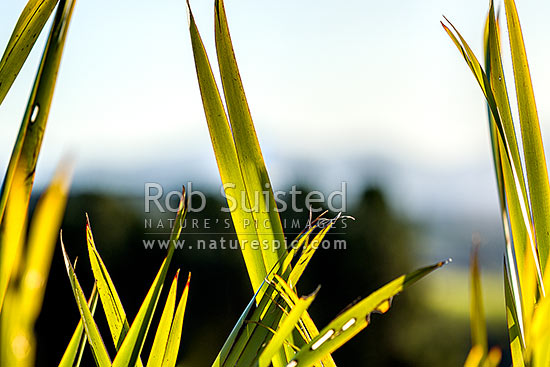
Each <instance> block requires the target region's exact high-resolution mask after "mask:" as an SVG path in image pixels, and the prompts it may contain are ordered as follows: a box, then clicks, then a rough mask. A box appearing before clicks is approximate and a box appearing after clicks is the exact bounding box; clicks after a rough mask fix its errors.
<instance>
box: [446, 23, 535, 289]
mask: <svg viewBox="0 0 550 367" xmlns="http://www.w3.org/2000/svg"><path fill="white" fill-rule="evenodd" d="M441 24H442V25H443V28H444V29H445V31H446V32H447V34H448V35H449V36H450V37H451V39H452V41H453V42H454V44H455V45H456V47H457V48H458V49H459V51H460V52H461V53H462V55H463V56H464V60H465V61H466V63H467V64H468V66H469V67H470V69H471V70H472V73H473V74H474V76H475V78H476V80H477V82H478V84H479V85H480V87H481V90H482V91H483V93H484V95H485V98H486V100H487V104H488V106H489V108H490V110H491V114H492V117H493V119H494V122H495V126H496V128H497V131H498V135H499V137H500V139H501V141H502V143H503V144H502V147H503V148H504V151H505V153H506V154H503V156H504V157H505V158H506V159H504V158H502V159H501V161H502V163H503V167H505V166H508V167H509V168H510V173H511V176H512V177H511V180H508V181H509V183H508V185H511V188H510V191H512V190H514V191H515V197H517V198H518V200H517V205H518V207H519V213H518V215H514V218H511V219H513V220H517V221H518V222H520V221H521V222H522V223H523V226H524V229H525V232H526V234H527V241H526V243H527V245H525V246H523V247H522V245H523V243H525V241H524V242H520V241H522V238H519V239H518V240H517V241H514V245H515V246H516V248H517V249H518V252H522V251H524V252H525V253H530V254H531V255H530V256H531V257H532V258H533V260H534V263H535V270H536V276H537V282H538V285H539V287H540V291H541V293H542V294H544V284H543V281H542V271H541V268H540V263H539V257H538V251H537V248H536V243H535V235H534V233H533V231H532V228H531V223H530V210H529V203H528V202H527V201H526V200H524V196H523V193H522V191H521V182H520V179H519V173H518V172H519V169H521V168H520V167H516V165H515V163H514V160H513V158H512V152H511V148H510V143H509V142H508V139H507V137H506V134H505V132H504V126H503V124H502V121H501V118H500V113H499V109H498V106H497V104H496V101H495V96H494V94H493V91H492V87H491V85H490V82H489V79H488V78H487V75H486V74H485V72H484V71H483V69H482V68H481V65H480V64H479V61H478V60H477V58H476V57H475V55H474V53H473V52H472V50H471V49H470V47H469V46H468V44H467V43H466V41H464V39H463V38H462V36H461V35H460V33H459V32H458V31H457V30H456V28H454V26H453V25H452V24H450V23H449V24H450V25H451V28H452V29H453V30H451V29H449V28H448V27H447V26H445V25H444V24H443V23H441ZM453 31H454V32H453ZM455 34H456V35H455ZM503 172H504V181H505V185H506V176H507V174H506V172H507V170H506V169H504V170H503ZM510 181H513V185H512V184H511V183H510ZM506 190H508V188H506ZM510 215H511V216H512V214H510ZM520 218H521V219H520ZM512 231H513V229H512ZM527 246H528V248H529V249H530V251H527V250H526V248H527ZM523 249H525V250H523ZM522 259H525V257H524V256H521V255H520V256H519V257H516V260H517V262H518V276H519V279H520V284H523V283H524V282H525V281H526V278H527V277H528V276H529V275H530V274H528V272H527V271H525V270H523V269H521V264H520V263H521V261H522ZM523 299H525V298H523Z"/></svg>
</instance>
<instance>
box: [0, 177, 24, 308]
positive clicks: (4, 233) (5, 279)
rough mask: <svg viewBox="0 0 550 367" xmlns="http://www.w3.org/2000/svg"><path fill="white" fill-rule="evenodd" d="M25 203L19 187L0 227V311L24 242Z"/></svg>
mask: <svg viewBox="0 0 550 367" xmlns="http://www.w3.org/2000/svg"><path fill="white" fill-rule="evenodd" d="M26 214H27V203H26V200H25V194H24V191H23V189H22V188H21V187H17V188H16V189H15V190H13V193H12V196H11V200H10V202H9V205H8V207H7V210H6V217H5V220H4V222H3V223H2V225H1V226H0V231H1V233H0V311H2V309H3V304H4V298H5V297H6V292H7V290H8V285H9V283H10V279H11V278H12V276H13V274H14V272H15V271H16V270H17V269H18V267H19V263H20V260H21V256H22V251H23V243H24V242H25V240H24V239H25V233H24V228H25V227H26V218H27V215H26Z"/></svg>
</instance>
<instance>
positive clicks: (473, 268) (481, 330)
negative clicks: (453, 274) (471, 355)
mask: <svg viewBox="0 0 550 367" xmlns="http://www.w3.org/2000/svg"><path fill="white" fill-rule="evenodd" d="M478 252H479V248H478V247H477V246H476V247H474V248H473V250H472V255H471V260H470V329H471V333H472V346H476V345H479V346H480V347H481V352H482V359H483V358H485V356H486V355H487V352H488V348H487V325H486V323H485V311H484V309H483V292H482V289H481V276H480V273H479V254H478Z"/></svg>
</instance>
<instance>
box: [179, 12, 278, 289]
mask: <svg viewBox="0 0 550 367" xmlns="http://www.w3.org/2000/svg"><path fill="white" fill-rule="evenodd" d="M188 9H189V20H190V21H189V32H190V35H191V44H192V47H193V56H194V59H195V67H196V71H197V78H198V82H199V88H200V92H201V97H202V102H203V107H204V112H205V115H206V122H207V123H208V130H209V132H210V138H211V140H212V146H213V148H214V153H215V156H216V161H217V163H218V169H219V171H220V176H221V180H222V183H223V184H224V189H225V194H226V196H227V197H231V198H233V199H234V200H235V202H234V207H233V208H230V209H231V218H232V220H233V225H234V226H235V231H236V232H237V236H238V238H239V243H240V245H241V249H242V254H243V258H244V261H245V264H246V269H247V271H248V275H249V277H250V282H251V284H252V288H253V289H254V290H257V289H259V288H260V284H261V283H262V281H263V279H264V278H265V276H266V275H267V272H268V271H269V270H270V269H268V268H267V267H266V264H265V263H264V259H263V255H262V252H261V250H259V249H253V248H252V247H251V246H250V244H251V243H252V242H256V243H259V242H258V241H259V239H258V234H257V233H256V229H255V226H254V225H253V224H254V217H253V215H252V213H251V212H250V211H248V210H245V208H243V205H246V206H247V207H248V208H251V206H250V202H249V200H248V196H247V194H246V193H247V190H246V186H245V183H244V180H243V176H242V173H241V169H240V164H239V159H238V156H237V150H236V148H235V142H234V140H233V135H232V133H231V127H230V125H229V121H228V119H227V116H226V114H225V109H224V106H223V103H222V99H221V97H220V93H219V90H218V86H217V85H216V81H215V79H214V75H213V74H212V68H211V67H210V62H209V61H208V56H207V54H206V51H205V49H204V45H203V43H202V40H201V37H200V34H199V31H198V29H197V26H196V24H195V19H194V17H193V13H192V12H191V8H190V6H189V3H188ZM243 196H244V198H243ZM259 296H261V294H259Z"/></svg>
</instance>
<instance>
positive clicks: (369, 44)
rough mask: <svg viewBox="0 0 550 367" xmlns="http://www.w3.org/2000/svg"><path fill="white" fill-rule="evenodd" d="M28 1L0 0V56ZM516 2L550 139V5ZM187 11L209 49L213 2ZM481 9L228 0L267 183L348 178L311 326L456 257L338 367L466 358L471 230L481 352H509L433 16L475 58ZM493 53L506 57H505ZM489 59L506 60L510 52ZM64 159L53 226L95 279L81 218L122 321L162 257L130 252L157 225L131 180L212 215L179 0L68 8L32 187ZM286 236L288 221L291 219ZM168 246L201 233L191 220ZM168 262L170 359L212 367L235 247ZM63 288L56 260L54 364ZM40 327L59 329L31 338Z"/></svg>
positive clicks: (211, 179) (22, 90)
mask: <svg viewBox="0 0 550 367" xmlns="http://www.w3.org/2000/svg"><path fill="white" fill-rule="evenodd" d="M25 3H26V2H25V1H23V0H10V1H4V2H2V3H0V45H2V48H3V45H5V44H6V43H7V41H8V39H9V36H10V34H11V31H12V29H13V26H14V25H15V22H16V21H17V18H18V16H19V13H20V11H21V10H22V8H23V7H24V5H25ZM517 3H518V4H517V6H518V11H519V15H520V19H521V21H522V26H523V32H524V38H525V42H526V47H527V53H528V56H529V61H530V67H531V74H532V78H533V84H534V89H535V95H536V97H537V100H538V112H539V117H540V123H541V128H542V131H543V140H544V141H548V134H549V133H550V126H549V125H550V108H549V107H548V106H549V104H548V103H547V101H548V100H549V99H550V71H549V69H548V68H547V67H546V66H547V65H548V64H549V62H550V48H549V47H548V34H550V25H549V24H548V22H547V19H546V18H547V14H548V13H549V11H550V3H548V2H547V1H543V0H537V1H530V2H525V1H521V0H518V1H517ZM497 4H498V2H497ZM191 6H192V7H193V10H194V14H195V17H196V20H197V23H198V25H199V28H200V31H201V34H202V36H203V40H204V42H205V44H206V47H207V50H208V51H209V52H210V56H211V57H215V56H214V55H215V53H214V40H213V1H198V0H196V1H192V2H191ZM487 9H488V3H485V2H483V1H481V2H480V1H474V0H466V1H451V0H444V1H430V0H419V1H409V2H405V1H402V2H380V1H362V0H353V1H352V0H350V1H343V2H339V3H337V2H334V1H309V0H307V1H299V2H296V1H290V0H279V1H277V2H258V1H252V0H246V1H234V0H226V10H227V13H228V19H229V22H230V29H231V32H232V38H233V43H234V46H235V51H236V54H237V60H238V62H239V66H240V71H241V76H242V78H243V82H244V85H245V88H246V92H247V96H248V100H249V103H250V107H251V112H252V114H253V117H254V119H255V124H256V130H257V133H258V137H259V140H260V144H261V146H262V149H263V153H264V157H265V160H266V164H267V166H268V169H269V173H270V177H271V180H272V182H273V186H274V188H275V189H276V190H288V189H289V188H290V187H291V186H292V185H299V186H300V187H302V188H303V189H304V191H306V192H307V191H308V190H321V191H323V192H326V193H328V192H331V191H333V190H340V188H341V184H342V182H345V183H346V184H347V200H346V201H347V214H349V215H353V216H354V217H355V218H356V220H355V221H348V222H347V224H348V225H347V227H346V228H345V229H341V230H339V231H338V232H337V233H335V234H333V235H332V236H333V237H332V238H333V239H344V240H346V241H347V248H346V249H345V250H334V249H332V250H326V251H325V250H321V251H319V253H318V254H316V257H315V258H314V260H313V262H312V264H311V267H310V268H309V269H308V271H307V273H306V276H305V279H307V280H305V281H304V282H303V284H302V285H301V288H300V290H301V291H302V292H304V293H307V292H309V291H311V290H313V289H314V288H315V287H316V286H317V285H318V284H321V285H322V290H321V293H320V294H319V296H318V298H317V300H316V301H315V303H314V305H313V306H312V307H313V308H312V311H311V313H312V315H313V317H314V319H315V320H318V321H319V322H318V323H319V324H320V325H323V324H325V323H326V322H328V321H330V319H331V318H332V317H333V316H335V315H336V314H337V313H338V312H339V311H340V310H341V309H342V308H344V307H345V306H346V305H347V304H349V303H350V302H352V301H353V300H354V299H355V298H356V297H357V296H360V295H366V294H368V292H369V291H372V290H374V289H376V288H377V287H378V286H380V285H382V284H383V283H384V282H386V281H389V280H390V279H392V278H393V277H395V276H397V275H400V274H401V273H403V272H406V271H410V270H412V269H413V268H415V267H417V266H420V265H424V264H427V263H432V262H435V261H438V260H441V259H445V258H449V257H452V258H453V260H454V261H453V263H452V264H451V265H449V266H447V267H446V268H445V269H443V270H441V271H439V272H438V273H437V274H434V275H431V276H430V277H429V278H428V279H427V280H423V281H422V282H421V283H419V284H418V285H416V286H415V287H414V288H412V289H411V290H410V291H407V292H406V294H404V295H401V296H399V297H398V298H397V299H396V302H395V303H394V306H393V307H392V309H391V311H390V312H389V313H388V315H387V316H384V317H376V318H374V320H373V323H372V325H371V326H369V328H368V329H367V330H365V331H364V332H363V333H362V334H361V335H360V336H358V337H357V338H356V339H354V340H353V341H352V342H350V343H349V345H347V346H346V347H344V348H342V349H341V351H338V352H337V353H335V358H336V361H337V362H340V363H341V365H351V364H352V363H353V364H355V365H367V364H368V365H379V366H399V365H401V366H432V365H435V364H436V363H437V364H440V365H457V364H460V363H463V361H464V359H465V356H466V353H467V350H468V348H469V325H468V258H469V252H470V248H471V243H472V236H475V237H476V238H479V239H480V241H481V260H482V273H483V284H484V286H485V306H486V311H487V317H488V325H489V331H490V344H492V345H497V346H501V347H502V348H504V349H505V354H504V359H505V363H506V361H507V360H508V358H509V357H508V355H507V354H506V343H507V336H506V327H505V320H504V304H503V302H504V301H503V297H502V292H503V289H502V269H501V268H502V258H503V252H502V250H503V241H502V233H501V228H500V224H499V217H498V203H497V193H496V185H495V182H494V177H493V176H494V175H493V168H492V161H491V159H492V158H491V156H490V143H489V137H488V128H487V122H486V111H485V104H484V101H483V98H482V94H481V93H480V91H479V87H478V86H477V84H476V82H475V80H474V78H473V77H472V76H471V74H470V71H469V70H468V68H467V66H466V65H465V63H464V61H463V60H462V57H461V55H460V54H459V53H458V51H457V50H456V48H455V47H454V45H453V44H452V42H451V41H450V39H449V38H448V36H447V35H446V34H445V32H444V31H443V29H442V28H441V26H440V24H439V21H440V20H441V19H442V14H443V15H445V16H447V17H448V18H449V19H450V20H451V21H452V22H453V24H454V25H455V26H457V28H458V29H459V30H460V31H461V33H462V35H463V36H464V38H465V39H466V40H467V41H468V42H469V43H470V45H471V46H472V48H473V49H474V51H475V52H476V54H477V55H478V56H481V44H482V43H481V40H482V31H483V26H484V21H485V16H486V11H487ZM44 33H45V32H44ZM505 37H507V33H506V31H505V27H504V28H503V38H504V39H505ZM44 42H45V37H44V35H42V36H41V37H40V39H39V41H38V43H37V45H36V46H35V48H34V50H33V52H32V53H31V56H30V59H29V62H27V64H26V65H25V67H24V68H23V70H22V72H21V74H20V75H19V77H18V78H17V80H16V82H15V84H14V87H13V88H12V90H11V91H10V93H9V94H8V96H7V98H6V99H5V101H4V103H3V104H2V107H1V108H0V169H2V172H3V171H4V170H5V169H6V167H7V164H8V159H9V156H10V154H11V149H12V147H13V142H14V141H15V136H16V134H17V131H18V129H19V124H20V120H21V118H22V116H23V113H24V109H25V106H26V100H27V98H28V95H29V93H30V88H29V86H30V85H32V80H33V78H34V75H35V72H36V68H37V65H38V62H39V58H40V56H41V55H40V52H41V49H42V45H43V44H44ZM504 52H505V57H506V56H507V55H509V52H508V50H507V49H506V48H505V49H504ZM504 61H505V68H506V69H507V70H508V71H511V67H510V62H509V59H505V60H504ZM508 75H509V77H508V80H507V81H508V86H509V88H510V92H511V94H514V93H513V83H512V80H511V79H512V78H511V75H512V74H511V73H510V74H508ZM65 155H70V156H72V157H74V159H75V161H76V171H75V176H74V183H73V187H72V191H71V192H72V195H71V198H70V200H69V205H68V210H67V214H66V218H65V220H64V224H63V230H64V237H65V241H66V243H67V246H68V250H69V252H70V253H71V256H73V257H74V256H76V255H79V256H80V258H81V260H80V261H81V263H80V264H79V266H78V267H77V273H78V275H79V277H81V278H82V281H83V283H84V285H85V286H91V277H90V274H87V272H86V270H87V268H88V267H87V265H86V262H87V260H86V259H87V256H86V253H85V233H84V224H85V213H86V212H88V213H89V215H90V218H91V221H92V226H93V229H94V234H95V236H96V243H97V245H98V247H99V249H100V252H101V253H102V254H103V256H104V259H105V260H106V263H107V266H108V268H109V269H110V270H111V272H112V274H113V278H114V280H115V282H116V284H117V285H118V288H119V291H120V293H121V297H122V300H123V301H124V300H126V301H124V304H125V306H126V308H127V311H128V314H129V315H130V317H131V315H134V314H135V312H136V311H137V307H138V305H139V303H140V302H141V300H142V298H143V297H144V296H145V292H146V289H147V288H148V287H149V284H150V282H151V280H152V279H153V277H154V273H155V272H156V270H157V266H158V264H160V261H161V258H162V256H163V251H162V250H160V249H155V250H150V249H145V248H144V245H143V240H144V239H150V238H155V239H156V238H159V239H160V238H163V237H162V236H163V235H162V232H163V229H162V228H153V229H151V228H147V227H146V225H145V223H146V222H147V220H148V219H152V218H155V220H157V219H161V220H167V218H169V214H163V215H161V214H158V213H157V214H151V213H145V210H144V188H145V184H146V183H148V182H155V183H159V184H160V185H162V186H163V187H164V188H165V191H169V190H173V189H177V188H178V187H180V186H181V185H182V184H187V183H188V182H192V185H193V188H194V189H195V190H201V191H203V192H205V193H208V195H209V196H208V199H207V203H208V204H207V207H206V209H205V210H204V211H202V212H200V213H190V214H189V217H188V218H189V219H197V220H199V221H202V222H201V223H204V219H208V218H217V219H220V220H221V219H222V218H223V214H221V213H220V210H219V209H220V206H221V205H223V202H222V201H221V200H222V198H221V196H220V195H219V186H220V179H219V176H218V173H217V168H216V164H215V160H214V155H213V152H212V149H211V144H210V141H209V136H208V130H207V128H206V123H205V119H204V115H203V111H202V105H201V101H200V95H199V92H198V86H197V81H196V76H195V69H194V64H193V59H192V53H191V46H190V41H189V36H188V32H187V11H186V8H185V2H184V1H183V0H159V1H141V0H140V1H129V0H116V1H113V0H96V1H87V0H79V2H78V3H77V5H76V8H75V13H74V17H73V22H72V24H71V29H70V31H69V35H68V40H67V46H66V49H65V54H64V57H63V62H62V66H61V70H60V74H59V80H58V84H57V89H56V94H55V97H54V101H53V105H52V110H51V113H50V119H49V123H48V128H47V132H46V135H45V139H44V146H43V149H42V153H41V157H40V160H39V165H38V169H37V187H38V189H40V188H41V187H43V186H44V185H45V184H46V183H47V182H48V181H49V180H50V178H51V176H52V173H53V171H54V169H55V167H56V165H57V163H58V162H59V161H60V159H61V158H62V157H63V156H65ZM283 217H284V218H287V219H288V220H289V221H290V223H291V222H292V219H295V220H297V221H298V222H299V223H302V224H303V225H305V223H306V221H307V213H305V212H304V213H290V212H285V213H284V214H283ZM225 230H226V231H228V230H227V229H225ZM164 231H166V229H164ZM210 232H215V231H213V230H211V231H210ZM228 232H230V230H229V231H228ZM287 232H289V233H291V232H296V228H288V226H287ZM291 236H292V234H289V237H291ZM183 238H187V239H188V240H189V241H196V239H197V238H204V239H212V238H214V239H215V235H207V234H205V233H203V232H201V230H200V229H196V230H192V229H191V230H189V231H184V235H183ZM80 261H79V262H80ZM175 264H176V265H177V266H179V267H181V268H182V271H184V272H186V271H192V273H193V278H192V279H193V280H192V285H191V287H192V288H191V293H190V300H189V308H188V312H187V313H186V320H185V322H184V334H183V345H182V351H181V358H182V362H183V363H184V364H185V365H187V366H204V365H209V364H208V363H211V362H212V361H213V359H214V358H215V356H216V353H217V351H218V350H219V348H220V347H221V345H222V343H223V341H224V340H225V338H226V336H227V335H228V333H229V332H230V330H231V328H232V326H233V324H234V323H235V321H236V320H237V318H238V317H239V315H240V312H241V311H242V309H243V308H244V306H245V305H246V303H247V302H248V300H249V298H250V297H251V289H250V287H249V285H248V284H247V282H248V280H247V277H246V273H245V270H244V268H243V263H242V259H241V255H240V253H239V252H237V251H234V250H233V251H232V250H225V251H220V250H215V251H214V250H212V251H208V250H202V251H199V250H179V251H178V252H177V256H176V261H175ZM327 268H329V269H332V270H331V271H330V272H326V269H327ZM342 284H346V286H342ZM211 289H222V292H221V294H220V293H217V297H219V299H215V300H214V301H215V304H214V305H209V304H208V302H210V301H212V292H211ZM333 296H335V297H336V299H338V302H335V301H334V298H332V297H333ZM71 297H72V293H71V290H70V286H69V282H68V280H67V279H66V275H65V274H64V268H63V265H62V260H61V256H60V254H59V253H56V255H55V258H54V263H53V266H52V274H51V278H50V282H49V285H48V291H47V293H46V299H45V306H44V310H43V313H42V315H41V318H40V320H39V323H38V326H37V332H38V338H39V339H38V353H39V355H38V359H37V361H38V363H39V364H40V365H43V366H49V365H52V364H54V363H57V362H58V361H59V359H60V358H61V354H62V351H63V350H64V348H65V346H66V344H67V342H68V339H69V338H70V334H71V332H72V330H73V329H74V325H75V324H76V322H77V320H78V312H77V310H76V307H67V306H66V305H67V304H68V305H72V303H71ZM56 299H61V300H65V302H58V301H56ZM67 318H70V319H69V320H68V321H67V322H66V323H63V324H62V325H59V320H60V319H63V320H67ZM54 324H55V325H56V327H55V328H54V330H55V335H51V334H49V333H46V330H51V329H50V328H49V326H50V325H54ZM103 326H105V325H103ZM107 344H109V343H107ZM109 347H112V345H109ZM504 365H506V364H504Z"/></svg>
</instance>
